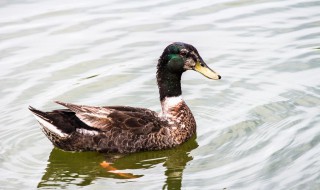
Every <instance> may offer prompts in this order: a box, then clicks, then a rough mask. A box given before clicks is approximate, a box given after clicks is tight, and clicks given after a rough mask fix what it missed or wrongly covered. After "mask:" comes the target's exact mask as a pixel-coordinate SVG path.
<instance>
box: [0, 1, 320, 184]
mask: <svg viewBox="0 0 320 190" xmlns="http://www.w3.org/2000/svg"><path fill="white" fill-rule="evenodd" d="M0 5H1V6H0V68H1V69H0V87H1V88H0V89H1V90H0V97H1V98H0V108H1V114H0V123H1V124H0V125H1V127H0V139H1V141H0V188H1V189H20V188H21V187H24V188H26V189H35V188H37V187H38V188H67V189H70V188H84V189H106V188H107V189H126V188H127V189H162V188H163V189H180V188H181V189H224V188H225V189H320V172H319V171H320V127H319V125H320V41H319V40H320V39H319V36H320V1H317V0H284V1H265V0H260V1H259V0H245V1H240V0H238V1H235V0H224V1H212V0H203V1H195V0H189V1H188V0H187V1H174V0H165V1H163V0H161V1H160V0H155V1H62V0H61V1H59V0H54V1H40V0H23V1H21V0H20V1H18V0H17V1H16V0H15V1H1V2H0ZM174 41H183V42H188V43H190V44H193V45H194V46H195V47H196V48H197V49H198V51H199V52H200V54H201V56H202V57H203V58H204V60H205V61H206V62H207V64H208V65H209V66H211V67H212V68H213V69H215V70H216V71H218V72H219V73H220V74H221V76H222V80H220V81H211V80H208V79H206V78H204V77H203V76H201V75H200V74H198V73H195V72H187V73H185V74H184V76H183V79H182V88H183V97H184V99H185V101H186V102H187V104H188V105H189V107H190V108H191V110H192V111H193V113H194V116H195V118H196V120H197V127H198V128H197V137H195V138H193V139H191V140H190V141H188V142H187V143H185V144H183V145H182V146H180V147H177V148H175V149H173V150H166V151H157V152H143V153H137V154H131V155H127V156H124V155H104V154H99V153H94V152H87V153H70V152H63V151H61V150H58V149H54V148H53V146H52V144H51V143H50V141H49V140H48V139H47V138H46V137H45V135H44V134H43V133H42V132H41V130H40V129H39V125H38V123H37V122H36V120H35V119H34V118H33V116H32V115H31V113H30V112H29V111H28V109H27V106H28V105H33V106H35V107H37V108H41V109H44V110H50V109H55V108H61V107H60V106H59V105H56V104H54V103H53V102H52V101H53V100H61V101H66V102H73V103H78V104H89V105H130V106H138V107H146V108H150V109H153V110H155V111H159V110H160V104H159V98H158V97H159V95H158V89H157V86H156V79H155V72H156V67H155V66H156V63H157V59H158V58H159V56H160V54H161V53H162V51H163V49H164V48H165V47H166V46H167V45H168V44H170V43H171V42H174ZM110 160H111V162H112V167H114V168H117V169H118V172H121V173H114V172H110V171H107V170H106V169H105V168H103V167H101V166H100V163H102V162H103V161H109V162H110Z"/></svg>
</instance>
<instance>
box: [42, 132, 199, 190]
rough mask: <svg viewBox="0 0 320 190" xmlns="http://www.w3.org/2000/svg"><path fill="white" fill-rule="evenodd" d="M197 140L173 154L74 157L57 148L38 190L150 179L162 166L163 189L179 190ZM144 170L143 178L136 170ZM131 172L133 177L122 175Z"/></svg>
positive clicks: (92, 154)
mask: <svg viewBox="0 0 320 190" xmlns="http://www.w3.org/2000/svg"><path fill="white" fill-rule="evenodd" d="M195 139H196V137H193V138H192V139H190V140H189V141H188V142H186V143H184V144H182V145H180V146H178V147H176V148H174V149H170V150H164V151H152V152H140V153H134V154H129V155H120V154H107V155H105V154H101V153H96V152H82V153H72V152H64V151H61V150H59V149H56V148H54V149H53V150H52V152H51V154H50V157H49V160H48V165H47V168H46V171H45V173H44V175H43V177H42V179H41V181H40V182H39V184H38V188H45V187H58V188H67V187H69V186H74V185H76V186H86V185H90V184H92V183H93V182H94V180H96V179H97V178H99V179H101V178H117V179H132V180H130V181H134V180H135V178H140V177H148V172H147V171H148V168H152V167H154V166H155V165H157V164H160V163H163V166H164V167H165V168H166V171H165V173H164V175H165V176H166V182H165V184H164V185H163V189H180V188H181V183H182V176H183V170H184V168H185V167H186V165H187V163H188V162H189V161H190V160H192V159H193V158H192V156H191V155H190V154H189V153H190V152H191V151H192V150H193V149H195V148H196V147H197V146H198V144H197V142H196V140H195ZM135 169H136V170H139V169H144V172H145V173H143V174H142V175H141V171H140V175H137V174H134V170H135ZM124 170H130V171H131V172H133V173H127V172H122V171H124Z"/></svg>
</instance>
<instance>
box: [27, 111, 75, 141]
mask: <svg viewBox="0 0 320 190" xmlns="http://www.w3.org/2000/svg"><path fill="white" fill-rule="evenodd" d="M29 110H30V111H31V112H32V113H33V115H34V116H35V118H36V119H37V120H38V122H39V123H40V125H41V126H42V131H43V132H44V133H45V134H46V135H47V137H48V138H49V139H50V140H51V141H52V142H53V143H55V142H54V141H55V140H57V138H62V139H65V138H67V137H68V136H69V135H70V133H71V132H73V131H74V130H75V129H74V127H73V126H68V125H63V123H62V122H63V119H59V117H61V118H62V116H61V113H59V112H43V111H40V110H37V109H35V108H33V107H31V106H29Z"/></svg>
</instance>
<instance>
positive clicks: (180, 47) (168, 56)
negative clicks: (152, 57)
mask: <svg viewBox="0 0 320 190" xmlns="http://www.w3.org/2000/svg"><path fill="white" fill-rule="evenodd" d="M161 70H165V72H170V73H172V74H177V75H179V74H180V75H181V74H182V73H183V72H184V71H187V70H194V71H197V72H199V73H201V74H203V75H204V76H206V77H207V78H209V79H214V80H218V79H221V76H220V75H219V74H217V73H216V72H215V71H213V70H212V69H210V68H209V67H208V65H207V64H206V63H205V62H204V61H203V59H202V58H201V56H200V55H199V53H198V51H197V49H196V48H195V47H193V46H192V45H190V44H186V43H182V42H175V43H172V44H170V45H168V46H167V47H166V48H165V49H164V51H163V53H162V55H161V57H160V60H159V63H158V72H159V71H161Z"/></svg>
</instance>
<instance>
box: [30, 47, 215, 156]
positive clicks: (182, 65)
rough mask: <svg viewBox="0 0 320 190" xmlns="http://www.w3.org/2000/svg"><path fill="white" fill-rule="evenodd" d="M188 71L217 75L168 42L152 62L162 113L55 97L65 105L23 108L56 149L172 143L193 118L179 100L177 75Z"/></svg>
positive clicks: (184, 136) (181, 138)
mask: <svg viewBox="0 0 320 190" xmlns="http://www.w3.org/2000/svg"><path fill="white" fill-rule="evenodd" d="M190 69H194V70H197V71H198V72H201V73H202V74H204V75H205V76H207V77H208V78H212V79H220V76H219V75H217V74H216V73H214V72H213V71H212V70H210V69H209V68H208V67H207V66H206V65H205V63H204V62H203V60H202V59H201V57H200V56H199V54H198V52H197V50H196V49H195V48H194V47H193V46H191V45H188V44H184V43H173V44H171V45H169V46H168V47H167V48H166V49H165V50H164V52H163V54H162V56H161V57H160V59H159V62H158V71H157V81H158V86H159V92H160V101H161V107H162V111H161V113H159V114H158V113H156V112H154V111H151V110H149V109H145V108H134V107H128V106H105V107H96V106H84V105H75V104H69V103H63V102H59V101H57V102H56V103H58V104H60V105H63V106H65V107H67V108H68V109H61V110H54V111H52V112H42V111H39V110H36V109H34V108H32V107H30V108H29V109H30V110H31V111H32V112H33V114H34V115H35V116H36V118H37V120H38V121H39V123H40V125H41V126H42V130H43V132H44V133H45V134H46V136H47V137H48V138H49V139H50V140H51V142H52V143H53V144H54V145H55V146H56V147H58V148H60V149H63V150H67V151H99V152H119V153H132V152H139V151H147V150H162V149H168V148H172V147H175V146H177V145H179V144H181V143H183V142H185V141H187V140H188V139H189V138H190V137H192V136H193V135H194V134H195V132H196V122H195V119H194V117H193V115H192V113H191V110H190V109H189V107H188V106H187V105H186V103H185V102H184V101H183V99H182V98H181V83H180V81H181V75H182V73H183V72H184V71H186V70H190Z"/></svg>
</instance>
